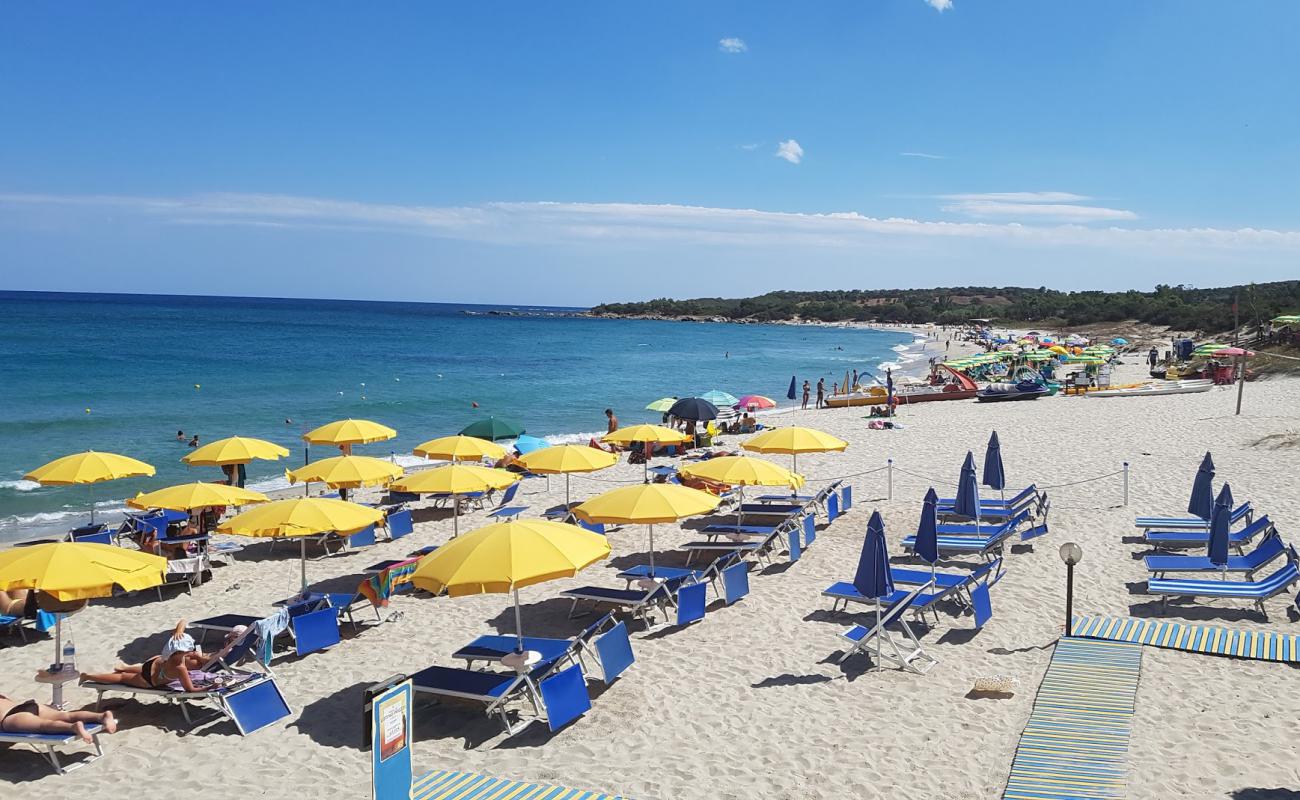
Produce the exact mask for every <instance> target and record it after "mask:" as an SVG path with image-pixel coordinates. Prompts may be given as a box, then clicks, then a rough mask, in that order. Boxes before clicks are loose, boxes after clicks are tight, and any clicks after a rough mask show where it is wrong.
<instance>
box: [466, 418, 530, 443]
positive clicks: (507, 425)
mask: <svg viewBox="0 0 1300 800" xmlns="http://www.w3.org/2000/svg"><path fill="white" fill-rule="evenodd" d="M523 433H524V426H523V425H520V424H519V423H518V422H514V421H511V420H506V419H499V418H497V417H488V418H487V419H481V420H479V421H478V422H471V423H470V424H468V425H466V426H465V427H464V428H462V429H461V431H460V435H461V436H473V437H474V438H476V439H487V440H488V441H489V442H495V441H496V440H498V439H516V438H518V437H520V436H522V435H523Z"/></svg>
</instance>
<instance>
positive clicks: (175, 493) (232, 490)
mask: <svg viewBox="0 0 1300 800" xmlns="http://www.w3.org/2000/svg"><path fill="white" fill-rule="evenodd" d="M269 499H270V498H268V497H267V496H266V495H264V494H262V493H261V492H255V491H253V490H252V489H241V488H239V487H238V486H228V485H226V484H224V483H203V482H196V483H182V484H180V485H179V486H168V487H167V488H166V489H157V490H155V491H152V492H144V493H141V494H137V495H136V496H135V497H132V498H131V499H129V500H127V501H126V504H127V505H129V506H131V507H132V508H166V509H170V510H172V511H191V510H193V509H196V508H207V507H208V506H243V505H248V504H250V503H265V502H266V501H267V500H269Z"/></svg>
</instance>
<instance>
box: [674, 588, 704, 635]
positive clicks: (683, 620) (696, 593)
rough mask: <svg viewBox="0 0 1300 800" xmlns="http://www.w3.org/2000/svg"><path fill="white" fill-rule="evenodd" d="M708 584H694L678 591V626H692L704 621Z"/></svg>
mask: <svg viewBox="0 0 1300 800" xmlns="http://www.w3.org/2000/svg"><path fill="white" fill-rule="evenodd" d="M707 589H708V585H707V584H703V583H692V584H691V585H689V586H683V587H681V588H680V589H678V590H677V624H678V625H690V624H691V623H692V622H699V621H700V620H702V619H704V609H705V604H706V599H705V594H704V593H705V591H706V590H707Z"/></svg>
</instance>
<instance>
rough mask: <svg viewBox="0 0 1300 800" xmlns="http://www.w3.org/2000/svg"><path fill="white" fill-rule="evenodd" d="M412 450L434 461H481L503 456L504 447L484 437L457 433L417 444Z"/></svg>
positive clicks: (504, 452)
mask: <svg viewBox="0 0 1300 800" xmlns="http://www.w3.org/2000/svg"><path fill="white" fill-rule="evenodd" d="M414 452H415V454H416V455H417V456H424V457H425V458H432V459H434V460H435V461H481V460H482V459H484V458H490V459H492V460H493V461H495V460H497V459H499V458H503V457H504V456H505V454H506V449H505V448H504V447H502V446H501V445H499V444H496V443H494V442H489V441H488V440H486V439H479V438H478V437H476V436H461V435H459V434H457V435H456V436H443V437H441V438H439V439H430V440H429V441H427V442H425V443H423V444H418V445H416V446H415V450H414Z"/></svg>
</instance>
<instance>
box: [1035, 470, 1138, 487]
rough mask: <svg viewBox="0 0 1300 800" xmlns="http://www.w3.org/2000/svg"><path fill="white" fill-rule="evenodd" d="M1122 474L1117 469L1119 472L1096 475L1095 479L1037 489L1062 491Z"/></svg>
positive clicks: (1122, 471) (1121, 471)
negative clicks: (1068, 487)
mask: <svg viewBox="0 0 1300 800" xmlns="http://www.w3.org/2000/svg"><path fill="white" fill-rule="evenodd" d="M1123 474H1124V470H1122V469H1119V470H1115V471H1114V472H1108V473H1106V474H1105V475H1098V476H1097V477H1095V478H1083V479H1082V480H1077V481H1070V482H1069V483H1057V484H1053V485H1051V486H1040V487H1038V488H1040V489H1063V488H1065V487H1066V486H1078V485H1079V484H1081V483H1092V482H1093V481H1099V480H1102V479H1104V478H1113V477H1115V476H1116V475H1123Z"/></svg>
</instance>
